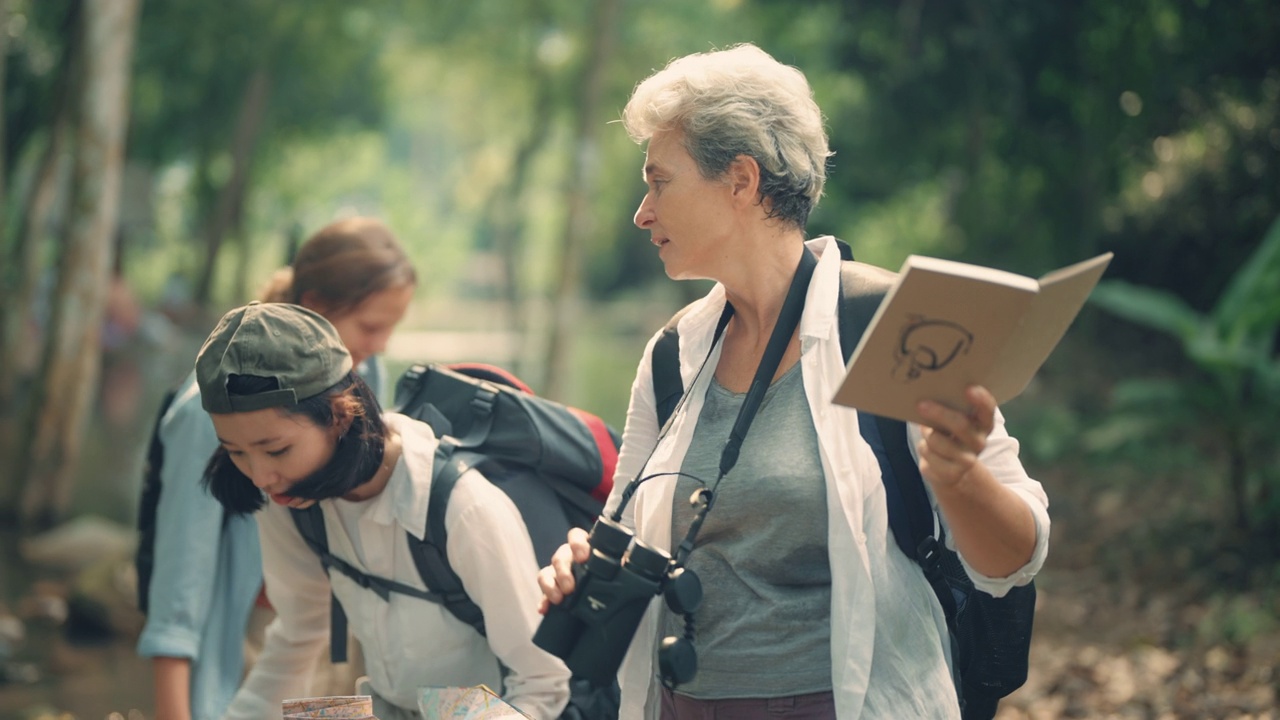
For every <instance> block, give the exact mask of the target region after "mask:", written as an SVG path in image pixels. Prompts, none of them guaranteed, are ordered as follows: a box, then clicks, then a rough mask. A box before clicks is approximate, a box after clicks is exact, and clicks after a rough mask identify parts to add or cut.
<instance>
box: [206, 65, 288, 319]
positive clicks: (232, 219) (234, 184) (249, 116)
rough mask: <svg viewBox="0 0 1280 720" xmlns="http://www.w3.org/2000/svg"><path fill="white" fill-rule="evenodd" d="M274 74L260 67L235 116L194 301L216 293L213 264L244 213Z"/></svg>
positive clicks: (208, 227)
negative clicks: (228, 169) (228, 167)
mask: <svg viewBox="0 0 1280 720" xmlns="http://www.w3.org/2000/svg"><path fill="white" fill-rule="evenodd" d="M270 89H271V78H270V76H269V75H268V74H267V71H266V70H265V69H262V68H258V69H257V70H255V71H254V73H253V75H252V76H251V77H250V78H249V83H248V85H246V86H245V91H244V97H243V99H242V100H241V101H240V115H239V117H238V118H237V119H236V130H235V135H234V136H233V137H232V139H231V177H230V178H228V179H227V182H226V184H224V185H223V186H222V188H221V189H219V191H218V200H217V204H216V205H215V206H214V209H213V214H212V215H211V216H210V217H209V218H208V220H207V221H206V223H205V236H204V241H205V246H204V247H205V253H204V267H202V268H201V269H200V277H199V279H198V280H197V282H196V292H195V301H196V303H197V304H199V305H201V306H206V305H208V304H209V299H210V297H211V296H212V294H213V268H214V263H215V262H216V261H217V259H218V251H219V250H221V249H222V241H223V240H224V239H225V238H226V237H227V235H228V234H229V233H230V232H231V231H232V229H233V228H234V227H235V226H236V224H237V219H238V218H239V217H241V216H242V215H243V213H244V200H245V195H246V193H247V192H248V189H249V165H250V163H251V162H252V160H253V146H254V144H255V143H257V140H258V135H259V134H261V132H262V124H263V120H264V119H265V118H266V114H267V101H268V99H269V98H270Z"/></svg>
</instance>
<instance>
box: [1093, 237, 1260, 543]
mask: <svg viewBox="0 0 1280 720" xmlns="http://www.w3.org/2000/svg"><path fill="white" fill-rule="evenodd" d="M1091 301H1092V302H1093V303H1094V304H1096V305H1098V306H1100V307H1102V308H1103V309H1105V310H1107V311H1109V312H1111V313H1114V314H1116V315H1118V316H1120V317H1123V318H1125V319H1127V320H1129V321H1130V322H1133V323H1136V324H1139V325H1142V326H1144V327H1147V328H1151V329H1154V330H1158V331H1161V332H1164V333H1166V334H1168V335H1170V336H1172V337H1174V338H1175V339H1177V341H1178V342H1179V343H1180V346H1181V348H1182V350H1183V352H1184V353H1185V355H1186V357H1187V358H1188V359H1190V360H1191V361H1192V362H1193V363H1194V365H1195V367H1196V368H1197V370H1198V372H1197V374H1196V375H1195V376H1194V377H1190V378H1178V379H1176V380H1175V379H1167V378H1137V379H1130V380H1127V381H1124V382H1122V383H1121V384H1120V385H1118V386H1117V388H1116V390H1115V393H1114V395H1113V397H1112V401H1113V404H1114V405H1113V407H1114V414H1113V416H1112V417H1111V418H1110V419H1109V420H1108V421H1107V422H1105V423H1103V424H1102V425H1100V426H1099V427H1098V428H1096V429H1094V430H1093V431H1091V432H1090V433H1089V435H1088V437H1087V442H1088V444H1089V446H1090V447H1092V448H1094V449H1096V450H1100V449H1106V448H1108V447H1115V446H1118V445H1122V444H1124V443H1127V442H1132V441H1134V440H1138V439H1142V438H1144V437H1150V436H1152V435H1155V434H1158V433H1167V432H1171V431H1173V430H1174V429H1177V430H1180V431H1182V433H1183V434H1184V435H1185V434H1187V433H1192V432H1193V433H1195V434H1196V435H1205V436H1209V437H1212V438H1214V444H1215V445H1216V448H1217V450H1218V452H1220V453H1221V456H1222V457H1223V458H1224V459H1225V463H1226V464H1225V467H1224V474H1225V475H1226V479H1227V484H1226V487H1227V488H1228V489H1229V492H1230V493H1231V494H1232V498H1231V499H1232V502H1233V504H1234V507H1235V510H1236V515H1235V517H1234V518H1233V519H1232V520H1233V521H1234V522H1236V523H1238V524H1239V525H1240V526H1241V528H1240V529H1242V530H1244V531H1246V532H1247V531H1249V530H1250V529H1251V528H1254V527H1259V528H1261V531H1262V532H1265V533H1272V532H1275V531H1276V530H1277V529H1280V512H1277V511H1278V510H1280V505H1278V504H1277V501H1276V497H1277V495H1280V473H1277V472H1276V470H1275V460H1276V459H1277V454H1276V447H1275V441H1274V437H1273V433H1272V428H1274V427H1275V425H1276V422H1277V421H1280V400H1278V399H1277V398H1280V394H1278V393H1277V390H1280V354H1277V346H1276V340H1277V332H1280V219H1278V220H1277V221H1276V222H1275V223H1273V224H1272V226H1271V229H1270V231H1269V232H1268V233H1267V235H1266V237H1265V238H1264V239H1263V241H1262V243H1261V245H1259V246H1258V248H1257V250H1256V251H1255V253H1254V255H1253V257H1252V258H1250V259H1249V260H1248V261H1247V262H1246V263H1245V264H1244V265H1243V266H1242V267H1241V268H1240V269H1239V271H1238V272H1237V273H1236V274H1235V275H1234V276H1233V277H1232V278H1231V280H1230V282H1229V284H1228V285H1227V287H1226V289H1225V290H1224V291H1223V294H1222V296H1221V298H1220V299H1219V300H1218V302H1217V303H1216V304H1215V305H1214V307H1213V308H1212V309H1211V310H1210V311H1209V312H1207V313H1200V312H1197V311H1195V310H1193V309H1191V308H1190V307H1188V306H1187V305H1186V303H1184V302H1182V301H1181V300H1180V299H1178V298H1176V297H1174V296H1173V295H1172V294H1170V293H1168V292H1165V291H1161V290H1155V289H1151V288H1144V287H1139V286H1135V285H1132V284H1128V283H1123V282H1120V281H1106V282H1103V283H1101V284H1099V286H1098V288H1097V289H1096V290H1095V292H1094V294H1093V296H1092V298H1091Z"/></svg>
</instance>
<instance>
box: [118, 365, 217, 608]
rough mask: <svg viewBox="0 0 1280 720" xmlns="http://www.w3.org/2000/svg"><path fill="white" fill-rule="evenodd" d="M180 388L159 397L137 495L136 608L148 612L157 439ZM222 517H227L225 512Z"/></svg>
mask: <svg viewBox="0 0 1280 720" xmlns="http://www.w3.org/2000/svg"><path fill="white" fill-rule="evenodd" d="M178 390H179V388H176V387H175V388H170V389H169V390H166V391H165V394H164V397H163V398H162V399H161V400H160V410H159V412H157V413H156V419H155V422H154V423H153V424H152V426H151V439H150V440H149V441H148V442H147V455H146V458H145V460H144V461H143V465H142V492H141V494H140V496H139V499H138V518H137V520H136V522H135V524H136V526H137V528H138V549H137V550H136V551H135V552H134V556H133V567H134V570H135V571H136V573H137V580H138V586H137V592H138V609H139V610H141V611H142V614H143V615H145V614H147V610H148V608H149V607H150V604H151V602H150V598H149V595H150V592H151V575H152V573H153V572H154V570H155V564H156V556H155V547H156V512H157V511H158V509H159V507H160V491H161V483H160V471H161V469H162V468H163V467H164V443H162V442H161V441H160V426H161V425H162V424H163V422H164V416H165V415H167V414H168V413H169V408H171V407H173V401H174V400H175V399H176V398H177V396H178ZM223 521H224V522H225V521H226V516H225V513H224V516H223Z"/></svg>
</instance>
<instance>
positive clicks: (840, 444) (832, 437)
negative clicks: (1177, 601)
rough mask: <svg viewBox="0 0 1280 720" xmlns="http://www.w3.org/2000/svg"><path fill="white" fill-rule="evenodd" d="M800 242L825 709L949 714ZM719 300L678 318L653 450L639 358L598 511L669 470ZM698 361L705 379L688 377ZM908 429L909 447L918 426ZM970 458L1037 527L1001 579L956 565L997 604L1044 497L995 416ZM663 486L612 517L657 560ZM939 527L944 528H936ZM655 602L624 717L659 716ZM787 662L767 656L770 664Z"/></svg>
mask: <svg viewBox="0 0 1280 720" xmlns="http://www.w3.org/2000/svg"><path fill="white" fill-rule="evenodd" d="M808 246H809V248H810V249H812V250H813V251H814V252H815V253H819V254H820V259H819V261H818V266H817V268H816V269H815V271H814V275H813V279H812V280H811V282H810V284H809V289H808V293H807V295H806V299H805V309H804V314H803V316H802V317H801V320H800V328H799V337H800V352H801V356H800V362H801V366H802V373H803V377H804V390H805V395H806V397H807V399H808V402H809V407H810V408H811V412H812V413H813V422H814V427H815V428H816V430H817V434H818V446H819V449H820V452H821V461H822V468H823V473H824V476H825V479H826V485H827V526H828V538H827V542H828V556H829V558H830V562H831V576H832V578H831V683H832V690H833V693H834V695H835V704H836V713H837V715H838V716H839V717H841V718H866V719H875V720H880V719H884V720H900V719H901V718H931V719H934V718H940V719H941V718H959V717H960V712H959V708H958V707H957V702H956V691H955V686H954V684H953V681H952V678H951V673H950V670H949V665H950V661H949V657H948V656H949V651H950V648H949V646H948V645H947V643H944V642H943V641H942V638H944V637H946V619H945V617H944V615H943V613H942V609H941V606H940V605H939V604H938V602H937V600H936V599H935V597H934V594H933V591H932V589H931V588H930V587H929V584H928V582H927V581H926V580H925V579H924V575H923V573H921V572H920V570H919V568H918V567H917V566H916V565H915V564H914V563H913V562H912V561H911V560H910V559H908V558H907V557H906V555H904V554H903V553H902V552H901V551H900V550H899V549H898V546H897V544H896V543H895V542H894V541H893V540H892V539H890V532H889V528H888V515H887V512H886V509H885V495H884V486H883V485H882V484H881V480H880V467H879V465H878V464H877V462H876V458H875V455H874V453H873V452H872V451H871V448H870V447H869V446H868V445H867V444H866V442H865V441H864V440H863V439H862V436H861V434H860V433H859V432H858V417H857V412H856V411H854V410H852V409H849V408H846V407H843V406H838V405H833V404H832V403H831V398H832V397H833V396H834V395H835V392H836V389H837V388H838V387H839V384H840V382H841V380H842V379H843V377H844V374H845V365H844V359H843V356H842V354H841V351H840V333H839V321H838V301H839V295H840V257H839V253H838V252H837V250H836V247H835V243H834V242H833V240H832V238H830V237H822V238H817V239H815V240H811V241H809V242H808ZM724 304H725V292H724V287H723V286H721V285H716V286H715V287H714V288H712V290H711V292H710V293H708V294H707V296H706V297H704V298H703V299H702V300H701V301H699V302H698V303H697V304H695V306H694V307H692V308H691V309H690V311H689V312H688V313H686V314H685V315H684V317H682V318H681V319H680V321H679V325H678V330H679V335H680V374H681V377H682V379H683V382H684V387H686V388H688V398H687V399H686V401H685V404H684V408H683V409H682V410H681V411H680V412H679V413H677V414H676V416H675V417H674V419H673V421H672V424H671V428H670V430H669V431H668V433H667V435H666V436H665V437H663V438H662V440H661V442H659V440H658V429H659V428H658V424H657V416H656V411H655V404H656V401H655V399H654V392H653V371H652V367H651V366H650V362H649V360H650V357H651V352H652V348H653V343H654V341H656V340H657V337H658V336H657V335H655V336H654V338H653V339H651V340H650V342H649V344H648V346H647V347H646V348H645V355H644V358H643V359H642V360H641V362H640V367H639V369H638V371H637V373H636V378H635V382H634V384H633V385H632V388H631V404H630V407H629V408H628V410H627V424H626V429H625V431H624V433H623V445H622V452H621V455H620V457H619V459H618V471H617V474H616V475H615V477H614V493H613V495H612V496H611V497H610V500H609V504H608V507H607V511H608V512H612V511H613V508H614V507H616V505H617V503H618V502H619V500H620V496H621V492H622V490H623V489H624V488H625V487H626V485H627V484H628V483H629V482H630V481H631V480H632V479H633V478H634V477H635V476H636V474H637V473H638V472H640V470H641V466H642V465H644V463H645V459H646V457H648V456H649V454H650V451H653V455H652V457H651V458H650V459H649V462H648V464H647V466H645V467H644V468H643V471H644V474H645V475H650V474H654V473H660V472H671V471H677V470H679V469H680V467H681V465H682V463H683V460H684V455H685V453H686V452H687V451H688V448H689V441H690V439H691V438H692V437H693V431H694V427H695V426H696V424H697V421H698V416H699V414H700V412H701V409H702V402H703V397H704V395H705V394H706V389H707V384H708V382H710V379H711V377H712V376H713V375H714V368H715V367H716V364H717V362H718V361H719V357H720V346H719V345H717V346H716V348H715V349H714V351H712V352H711V355H710V357H709V358H708V350H710V349H711V341H712V335H713V331H714V329H715V326H716V322H717V321H718V320H719V318H720V314H721V312H722V311H723V309H724ZM704 359H706V366H707V370H706V371H705V372H702V373H701V374H699V373H698V370H699V368H700V367H701V366H702V364H703V360H704ZM909 427H911V432H912V433H913V437H914V438H918V437H919V428H918V427H914V426H909ZM755 431H757V430H756V429H755V428H753V432H755ZM750 441H751V440H750V437H748V438H747V442H750ZM655 444H656V448H655ZM912 451H913V452H914V448H913V450H912ZM981 460H982V462H983V463H984V464H985V465H986V466H987V467H988V469H990V471H991V473H992V474H993V475H994V476H995V477H996V479H997V480H999V481H1000V482H1001V483H1003V484H1004V485H1005V486H1006V487H1008V488H1010V489H1011V490H1013V491H1014V492H1015V493H1017V494H1018V495H1019V497H1021V498H1023V499H1024V500H1025V501H1026V503H1027V505H1028V507H1029V508H1030V509H1031V512H1032V515H1033V517H1034V519H1035V525H1036V545H1035V551H1034V553H1033V555H1032V557H1031V560H1030V561H1029V562H1028V563H1027V564H1026V565H1025V566H1024V567H1022V568H1020V569H1019V570H1018V571H1017V572H1015V573H1013V574H1012V575H1010V576H1009V577H1007V578H989V577H985V576H982V575H980V574H978V573H976V572H975V571H974V570H973V569H972V568H971V567H969V566H968V565H967V564H966V566H965V567H966V570H967V571H968V572H969V575H970V576H971V577H972V578H973V580H974V584H975V585H976V586H977V587H978V588H979V589H981V590H985V591H986V592H989V593H991V594H992V595H995V596H1000V595H1003V594H1005V593H1007V592H1008V591H1009V589H1010V588H1012V587H1014V586H1016V585H1025V584H1026V583H1028V582H1030V581H1031V578H1032V577H1033V576H1034V575H1035V573H1036V572H1037V571H1038V570H1039V569H1040V566H1041V565H1042V564H1043V563H1044V559H1045V556H1046V555H1047V553H1048V539H1049V514H1048V509H1047V508H1048V499H1047V498H1046V496H1045V494H1044V490H1043V489H1042V488H1041V487H1040V484H1039V483H1038V482H1036V481H1035V480H1032V479H1031V478H1030V477H1028V476H1027V474H1026V471H1025V470H1024V469H1023V467H1022V463H1021V462H1020V461H1019V460H1018V443H1017V441H1016V440H1014V439H1013V438H1011V437H1010V436H1009V435H1008V433H1007V432H1006V431H1005V428H1004V419H1003V417H1002V416H1001V415H1000V413H999V412H997V413H996V426H995V429H994V430H993V431H992V433H991V435H990V436H989V438H988V441H987V447H986V449H985V450H984V451H983V453H982V455H981ZM674 488H675V482H674V479H673V478H672V477H669V476H668V477H658V478H654V479H652V480H649V481H646V482H645V483H644V484H643V485H641V486H640V488H639V490H638V492H636V494H635V496H634V497H633V498H632V500H631V502H630V504H629V505H628V507H627V508H626V512H625V515H624V518H623V519H624V522H625V523H626V524H627V525H628V526H630V527H632V528H634V529H635V531H636V535H637V536H638V537H640V538H641V539H643V540H644V541H645V542H647V543H649V544H651V545H654V546H657V547H660V548H662V549H664V550H670V545H671V511H672V501H673V494H674ZM926 488H927V483H926ZM943 522H944V526H945V518H943ZM948 544H950V539H949V535H948ZM962 560H963V558H962ZM708 592H714V588H709V589H708ZM660 602H661V601H658V602H653V603H651V604H650V606H649V610H648V612H647V613H646V615H645V618H644V620H643V621H642V622H641V625H640V628H639V630H638V631H637V632H636V640H635V641H634V642H633V643H632V644H631V648H630V650H629V651H628V653H627V657H626V660H625V661H624V663H623V666H622V668H621V669H620V671H619V675H618V677H619V681H620V683H621V686H622V713H621V717H622V718H624V719H629V718H641V717H647V718H656V717H658V710H659V707H660V706H659V696H658V690H659V686H658V684H657V683H656V682H655V678H654V672H655V669H656V668H655V667H654V662H653V661H654V653H655V647H656V643H657V641H658V639H659V638H658V633H659V629H660V627H661V623H660V622H659V614H660V612H661V605H660ZM786 661H787V659H786V658H778V662H779V663H780V664H785V663H786Z"/></svg>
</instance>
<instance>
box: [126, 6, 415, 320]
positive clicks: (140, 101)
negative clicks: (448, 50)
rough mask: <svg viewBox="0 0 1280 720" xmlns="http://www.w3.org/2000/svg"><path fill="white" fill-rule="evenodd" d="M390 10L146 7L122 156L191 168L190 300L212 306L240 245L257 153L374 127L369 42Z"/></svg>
mask: <svg viewBox="0 0 1280 720" xmlns="http://www.w3.org/2000/svg"><path fill="white" fill-rule="evenodd" d="M396 6H397V4H396V3H390V2H370V3H360V4H348V3H337V2H314V3H277V2H273V1H272V0H227V1H226V2H218V3H207V2H202V1H201V0H167V1H166V2H157V3H147V4H146V5H145V7H144V8H143V12H142V18H141V22H140V28H139V44H138V60H137V65H136V82H135V89H134V96H133V104H134V110H135V122H134V123H133V125H132V128H131V133H130V140H129V147H130V156H131V157H132V158H135V159H137V160H139V161H141V162H144V163H147V164H150V165H153V166H161V165H164V164H167V163H172V162H176V161H182V162H187V163H190V164H191V166H192V167H193V170H194V173H193V177H194V184H195V191H194V197H195V209H194V212H193V213H192V220H191V223H192V225H193V227H194V228H198V230H196V231H195V232H194V233H193V234H196V235H198V236H199V237H200V239H201V242H202V244H203V252H201V253H200V254H199V257H200V261H199V262H198V263H197V267H196V268H194V270H195V272H196V282H195V291H194V293H195V299H196V300H197V302H200V303H202V304H207V303H208V302H209V300H210V297H211V294H212V292H213V286H214V268H215V267H216V260H217V257H218V253H219V251H220V250H221V248H222V244H223V242H224V241H226V240H227V239H237V240H239V241H241V242H244V241H245V240H244V238H245V229H244V218H245V212H244V208H245V202H246V197H247V196H248V194H249V191H250V188H251V186H252V178H253V170H254V167H255V164H256V163H258V162H259V159H260V158H261V157H262V154H261V153H259V152H257V150H258V149H259V148H263V147H273V146H277V145H285V144H287V143H288V142H289V141H291V140H296V139H298V138H304V137H317V136H322V135H324V134H328V133H335V132H343V131H350V130H352V129H355V128H358V127H364V126H370V125H373V124H376V123H377V122H379V121H380V119H381V118H382V112H383V94H382V89H383V73H382V72H381V68H380V65H379V60H380V57H381V43H380V42H379V37H378V34H379V33H380V32H382V31H383V30H384V29H385V27H386V26H387V25H391V24H393V23H394V22H396V16H395V15H394V14H390V13H392V12H393V11H394V10H395V9H396ZM335 170H340V169H335ZM243 254H244V253H242V255H243ZM243 275H244V274H243V273H239V276H240V277H243ZM240 299H242V298H239V297H237V298H236V301H239V300H240Z"/></svg>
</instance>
